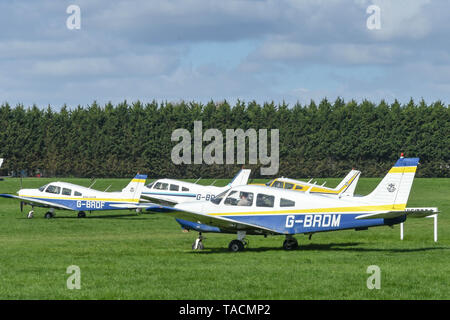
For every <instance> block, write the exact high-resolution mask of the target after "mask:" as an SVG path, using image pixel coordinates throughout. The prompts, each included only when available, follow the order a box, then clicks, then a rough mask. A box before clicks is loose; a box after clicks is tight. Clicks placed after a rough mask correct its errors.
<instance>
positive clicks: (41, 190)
mask: <svg viewBox="0 0 450 320" xmlns="http://www.w3.org/2000/svg"><path fill="white" fill-rule="evenodd" d="M47 186H48V184H46V185H45V186H42V187H40V188H39V191H40V192H44V190H45V188H47Z"/></svg>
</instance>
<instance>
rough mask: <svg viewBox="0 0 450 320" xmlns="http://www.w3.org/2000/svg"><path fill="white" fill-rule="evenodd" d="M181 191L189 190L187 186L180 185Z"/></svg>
mask: <svg viewBox="0 0 450 320" xmlns="http://www.w3.org/2000/svg"><path fill="white" fill-rule="evenodd" d="M181 191H189V188H186V187H182V188H181Z"/></svg>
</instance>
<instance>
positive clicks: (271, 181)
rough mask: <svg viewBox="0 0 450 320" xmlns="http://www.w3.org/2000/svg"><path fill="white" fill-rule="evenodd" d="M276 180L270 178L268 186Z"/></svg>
mask: <svg viewBox="0 0 450 320" xmlns="http://www.w3.org/2000/svg"><path fill="white" fill-rule="evenodd" d="M274 181H275V179H272V180H270V181H269V182H267V183H266V186H268V187H270V186H271V185H272V183H273V182H274Z"/></svg>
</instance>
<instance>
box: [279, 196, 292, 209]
mask: <svg viewBox="0 0 450 320" xmlns="http://www.w3.org/2000/svg"><path fill="white" fill-rule="evenodd" d="M294 206H295V202H294V201H292V200H289V199H283V198H281V199H280V207H294Z"/></svg>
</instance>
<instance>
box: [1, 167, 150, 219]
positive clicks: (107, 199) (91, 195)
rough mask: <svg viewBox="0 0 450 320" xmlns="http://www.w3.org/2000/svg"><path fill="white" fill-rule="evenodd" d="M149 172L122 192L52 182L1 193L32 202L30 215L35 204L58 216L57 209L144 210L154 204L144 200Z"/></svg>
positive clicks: (80, 213)
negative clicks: (15, 193) (143, 192)
mask: <svg viewBox="0 0 450 320" xmlns="http://www.w3.org/2000/svg"><path fill="white" fill-rule="evenodd" d="M145 179H147V176H146V175H141V174H138V175H136V176H135V177H134V178H133V179H132V180H131V182H130V183H129V184H128V185H127V186H126V187H125V188H124V189H123V190H122V191H121V192H102V191H97V190H93V189H90V188H86V187H83V186H79V185H75V184H71V183H66V182H52V183H49V184H46V185H45V186H42V187H40V188H39V189H21V190H19V191H18V192H17V193H18V196H16V195H11V194H0V197H4V198H14V199H18V200H20V208H21V211H22V210H23V205H30V206H31V207H32V210H31V211H30V212H29V213H28V218H32V217H33V215H34V207H43V208H49V209H50V211H48V212H47V213H46V214H45V218H52V217H54V215H55V213H54V211H55V209H58V210H72V211H78V217H79V218H84V217H86V213H85V212H86V211H104V210H124V209H134V210H136V212H138V213H140V212H142V210H143V209H147V208H149V207H151V206H152V205H153V204H151V203H140V202H139V200H140V196H141V192H142V189H143V187H144V184H145Z"/></svg>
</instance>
